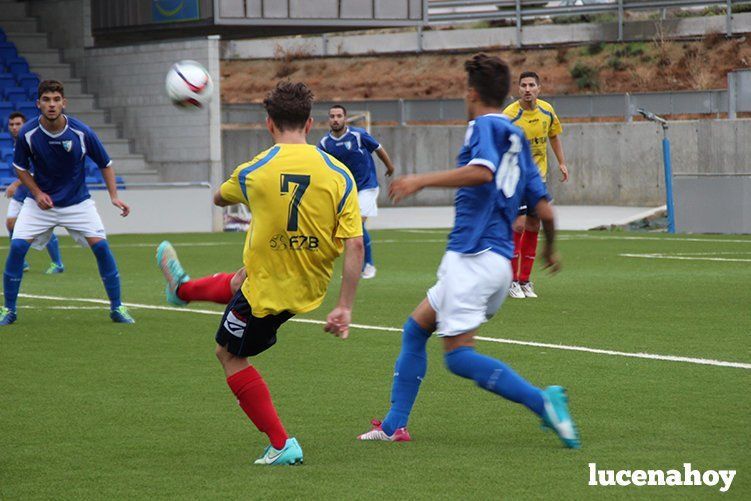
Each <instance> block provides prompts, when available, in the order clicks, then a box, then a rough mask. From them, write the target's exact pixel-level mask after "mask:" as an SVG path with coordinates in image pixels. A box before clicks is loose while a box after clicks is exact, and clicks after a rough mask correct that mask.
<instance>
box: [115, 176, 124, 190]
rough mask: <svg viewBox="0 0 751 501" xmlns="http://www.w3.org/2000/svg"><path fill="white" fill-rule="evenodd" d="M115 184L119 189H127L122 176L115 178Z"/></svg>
mask: <svg viewBox="0 0 751 501" xmlns="http://www.w3.org/2000/svg"><path fill="white" fill-rule="evenodd" d="M115 183H117V187H118V188H120V189H123V190H124V189H125V179H123V177H122V176H115Z"/></svg>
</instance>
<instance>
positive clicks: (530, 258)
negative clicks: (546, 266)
mask: <svg viewBox="0 0 751 501" xmlns="http://www.w3.org/2000/svg"><path fill="white" fill-rule="evenodd" d="M537 236H538V233H537V232H536V231H535V232H532V231H527V230H524V236H523V237H522V248H521V266H519V281H520V282H529V276H530V275H531V274H532V265H533V264H535V255H536V254H537Z"/></svg>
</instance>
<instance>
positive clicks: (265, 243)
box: [214, 82, 363, 465]
mask: <svg viewBox="0 0 751 501" xmlns="http://www.w3.org/2000/svg"><path fill="white" fill-rule="evenodd" d="M312 103H313V93H312V92H311V91H310V90H309V89H308V87H307V86H305V84H302V83H296V84H293V83H290V82H282V83H279V84H278V85H277V86H276V88H275V89H274V90H273V91H272V92H271V93H269V95H268V97H267V98H266V99H265V101H264V107H265V108H266V112H267V113H268V117H267V119H266V126H267V128H268V130H269V132H270V133H271V135H272V137H273V138H274V143H275V145H274V146H273V147H272V148H270V149H268V150H266V151H264V152H262V153H261V154H259V155H258V156H257V157H255V158H254V159H253V160H251V161H250V162H247V163H245V164H242V165H240V166H238V167H237V169H235V171H234V173H233V174H232V176H231V177H230V179H229V180H227V181H226V182H225V183H224V184H222V186H221V188H220V189H219V190H218V191H217V192H216V193H215V194H214V203H215V204H216V205H218V206H227V205H232V204H245V205H247V206H248V208H249V209H250V212H251V214H252V218H251V222H250V228H249V229H248V234H247V238H246V240H245V249H244V251H243V263H244V265H245V271H246V274H247V278H246V279H245V282H244V283H243V285H242V287H241V289H240V290H238V291H237V293H236V294H235V296H234V297H233V298H232V300H231V301H230V302H229V305H228V306H227V309H226V311H225V313H224V316H223V317H222V321H221V324H220V326H219V330H218V331H217V334H216V342H217V348H216V355H217V357H218V358H219V361H220V362H221V364H222V367H224V371H225V374H226V376H227V384H228V385H229V387H230V388H231V390H232V392H233V393H234V394H235V396H236V397H237V401H238V403H239V404H240V407H242V409H243V411H245V413H246V414H247V415H248V417H249V418H250V419H251V421H253V424H255V426H256V427H257V428H258V429H259V430H260V431H261V432H263V433H265V434H266V435H268V437H269V440H270V442H271V444H270V445H269V446H268V447H267V448H266V450H265V451H264V454H263V455H262V456H261V457H260V458H259V459H258V460H257V461H256V464H264V465H279V464H297V463H301V462H302V460H303V454H302V449H301V448H300V445H299V444H298V442H297V440H296V439H295V438H290V437H288V436H287V432H286V431H285V429H284V427H283V426H282V423H281V421H280V419H279V416H278V415H277V413H276V409H275V408H274V404H273V403H272V401H271V395H270V393H269V390H268V387H267V386H266V383H265V382H264V380H263V378H262V377H261V375H260V374H259V373H258V371H256V369H255V368H254V367H253V366H252V365H250V364H249V362H248V357H250V356H253V355H257V354H259V353H261V352H262V351H264V350H266V349H268V348H270V347H271V346H273V345H274V343H276V332H277V329H278V328H279V327H280V326H281V325H282V324H283V323H284V322H286V321H287V320H289V319H290V318H292V317H293V316H294V315H296V314H298V313H306V312H309V311H312V310H314V309H315V308H317V307H318V306H319V305H320V304H321V302H322V301H323V297H324V295H325V294H326V289H327V287H328V284H329V281H330V279H331V274H332V266H333V262H334V260H335V259H336V258H337V257H338V256H339V255H340V254H341V253H342V251H344V252H345V256H344V268H343V276H342V287H341V292H340V294H339V301H338V303H337V306H336V307H335V308H334V310H333V311H332V312H331V313H330V314H329V315H328V317H327V323H326V327H325V330H326V331H328V332H331V333H333V334H335V335H336V336H339V337H342V338H346V337H347V335H348V329H349V324H350V321H351V312H352V304H353V302H354V299H355V290H356V289H357V282H358V280H359V278H360V271H361V270H362V261H363V241H362V220H361V218H360V207H359V206H358V201H357V188H356V187H355V182H354V180H353V179H352V175H351V174H350V173H349V171H348V170H347V168H346V167H345V166H344V165H342V164H341V163H339V162H338V161H337V160H336V159H334V158H333V157H331V156H329V155H328V154H327V153H324V152H322V151H320V150H318V148H316V147H315V146H312V145H308V144H307V142H306V138H307V135H308V132H310V128H311V126H312V124H313V119H312V118H311V117H310V110H311V106H312Z"/></svg>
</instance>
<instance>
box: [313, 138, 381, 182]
mask: <svg viewBox="0 0 751 501" xmlns="http://www.w3.org/2000/svg"><path fill="white" fill-rule="evenodd" d="M318 147H319V148H320V149H321V150H323V151H325V152H326V153H328V154H329V155H331V156H332V157H334V158H336V159H337V160H339V161H340V162H341V163H343V164H344V165H346V166H347V168H348V169H349V170H350V172H351V173H352V177H354V178H355V184H356V185H357V190H358V191H362V190H367V189H370V188H378V176H377V174H376V167H375V162H374V161H373V156H372V155H371V154H372V153H373V152H374V151H375V150H377V149H378V148H380V147H381V145H380V144H378V141H376V140H375V139H374V138H373V136H371V135H370V134H368V132H367V131H366V130H365V129H360V128H358V127H347V130H346V131H345V132H344V134H343V135H342V137H338V138H337V137H334V136H332V135H331V133H329V134H327V135H325V136H323V138H322V139H321V140H320V141H319V142H318Z"/></svg>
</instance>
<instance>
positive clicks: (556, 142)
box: [550, 136, 568, 183]
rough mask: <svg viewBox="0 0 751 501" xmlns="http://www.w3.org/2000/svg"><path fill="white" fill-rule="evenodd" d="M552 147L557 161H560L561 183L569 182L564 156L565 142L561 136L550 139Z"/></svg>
mask: <svg viewBox="0 0 751 501" xmlns="http://www.w3.org/2000/svg"><path fill="white" fill-rule="evenodd" d="M550 147H551V148H552V149H553V153H555V159H556V160H558V169H559V170H560V171H561V182H562V183H565V182H566V181H568V167H566V156H565V155H564V154H563V141H561V136H553V137H551V138H550Z"/></svg>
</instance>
